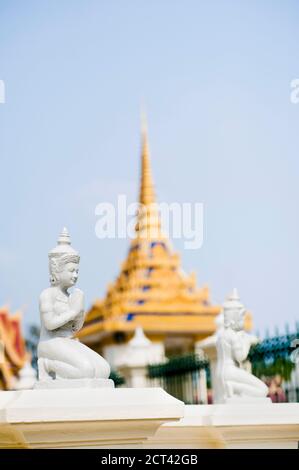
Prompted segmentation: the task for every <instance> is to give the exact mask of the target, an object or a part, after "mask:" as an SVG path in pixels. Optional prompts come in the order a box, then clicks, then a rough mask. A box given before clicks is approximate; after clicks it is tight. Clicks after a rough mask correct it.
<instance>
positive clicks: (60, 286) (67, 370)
mask: <svg viewBox="0 0 299 470" xmlns="http://www.w3.org/2000/svg"><path fill="white" fill-rule="evenodd" d="M79 261H80V256H79V254H78V253H77V252H76V251H75V250H74V249H73V248H72V247H71V241H70V236H69V234H68V231H67V229H66V228H64V229H63V231H62V233H61V235H60V236H59V238H58V243H57V246H56V247H55V248H54V249H53V250H51V251H50V253H49V271H50V282H51V287H48V288H47V289H45V290H43V292H42V293H41V295H40V299H39V310H40V320H41V332H40V341H39V344H38V375H39V380H38V382H37V383H36V385H35V388H51V387H54V388H67V387H82V386H91V387H113V386H114V382H113V381H112V380H109V379H108V378H109V375H110V366H109V364H108V363H107V361H106V360H105V359H104V358H103V357H101V356H100V355H99V354H97V353H96V352H95V351H93V350H91V349H90V348H88V347H87V346H85V345H84V344H82V343H80V341H79V340H78V339H76V338H74V334H75V333H76V332H77V331H79V330H80V329H81V328H82V326H83V323H84V316H85V313H84V312H85V310H84V294H83V292H82V291H81V290H79V289H74V291H73V292H71V293H70V292H69V291H68V290H69V289H70V288H71V287H73V286H74V285H75V284H76V282H77V278H78V271H79Z"/></svg>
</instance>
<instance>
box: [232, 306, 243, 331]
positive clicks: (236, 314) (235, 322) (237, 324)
mask: <svg viewBox="0 0 299 470" xmlns="http://www.w3.org/2000/svg"><path fill="white" fill-rule="evenodd" d="M230 313H231V315H230V317H231V328H232V329H233V330H235V331H240V330H243V329H244V314H243V310H242V311H240V309H239V308H235V309H232V310H231V312H230Z"/></svg>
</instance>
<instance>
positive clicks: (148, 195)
mask: <svg viewBox="0 0 299 470" xmlns="http://www.w3.org/2000/svg"><path fill="white" fill-rule="evenodd" d="M141 139H142V143H141V184H140V196H139V202H140V203H141V204H143V205H149V204H152V203H154V202H156V199H155V191H154V184H153V178H152V171H151V165H150V152H149V144H148V131H147V121H146V116H145V113H144V112H142V113H141Z"/></svg>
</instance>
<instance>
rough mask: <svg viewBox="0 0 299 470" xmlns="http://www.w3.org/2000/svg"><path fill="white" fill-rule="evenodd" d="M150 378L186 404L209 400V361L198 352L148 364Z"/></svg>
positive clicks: (152, 383)
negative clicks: (201, 357) (159, 362)
mask: <svg viewBox="0 0 299 470" xmlns="http://www.w3.org/2000/svg"><path fill="white" fill-rule="evenodd" d="M148 379H149V382H150V384H151V385H152V386H159V387H162V388H163V389H164V390H166V391H167V392H168V393H169V394H170V395H172V396H174V397H176V398H178V399H179V400H182V401H183V402H185V403H186V404H199V403H207V402H208V390H207V387H208V386H209V383H210V369H209V363H208V361H206V360H202V359H200V358H199V356H198V355H196V354H189V355H186V356H181V357H173V358H171V359H169V361H168V362H166V363H164V364H158V365H151V366H148Z"/></svg>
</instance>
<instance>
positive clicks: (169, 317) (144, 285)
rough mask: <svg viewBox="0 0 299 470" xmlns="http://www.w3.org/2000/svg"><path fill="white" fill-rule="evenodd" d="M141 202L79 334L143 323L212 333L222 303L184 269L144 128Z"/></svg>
mask: <svg viewBox="0 0 299 470" xmlns="http://www.w3.org/2000/svg"><path fill="white" fill-rule="evenodd" d="M139 202H140V210H139V212H138V214H137V223H136V227H135V237H134V239H133V240H132V241H131V244H130V248H129V252H128V256H127V258H126V259H125V261H124V262H123V264H122V266H121V270H120V274H119V276H118V277H117V279H116V280H115V282H114V283H112V284H111V285H109V286H108V290H107V294H106V297H105V298H104V299H103V300H97V301H96V302H95V303H94V304H93V306H92V308H91V309H90V311H89V312H88V314H87V318H86V321H85V325H84V327H83V329H82V330H81V331H80V332H79V334H78V336H79V337H80V338H82V339H83V340H85V339H88V337H90V336H91V335H92V336H93V337H94V334H97V333H100V332H101V333H105V332H106V333H108V334H109V333H113V332H114V333H115V332H133V331H134V330H135V329H136V328H137V327H139V326H141V327H142V328H143V330H144V331H145V333H146V334H150V335H151V334H155V333H157V334H161V333H162V334H166V335H167V334H170V333H183V334H184V333H187V334H190V333H191V334H192V335H195V336H198V337H205V336H207V335H209V334H211V333H213V332H214V330H215V324H214V318H215V316H216V315H217V314H218V313H219V312H220V310H221V308H220V307H219V306H213V305H211V303H210V300H209V289H208V287H207V286H204V287H202V288H198V287H197V286H196V278H195V274H191V275H189V276H187V275H186V274H185V273H184V272H183V270H182V269H181V263H180V257H179V255H178V254H177V253H175V252H174V251H173V248H172V246H171V243H170V241H169V239H168V237H167V236H166V235H165V234H164V233H163V230H162V228H161V220H160V215H159V211H158V207H157V204H156V197H155V191H154V185H153V179H152V172H151V165H150V153H149V145H148V137H147V131H146V129H145V128H143V131H142V148H141V184H140V193H139ZM101 336H103V335H101ZM104 336H106V335H105V334H104Z"/></svg>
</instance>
